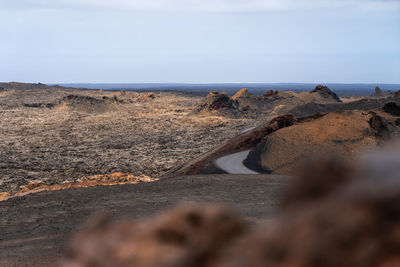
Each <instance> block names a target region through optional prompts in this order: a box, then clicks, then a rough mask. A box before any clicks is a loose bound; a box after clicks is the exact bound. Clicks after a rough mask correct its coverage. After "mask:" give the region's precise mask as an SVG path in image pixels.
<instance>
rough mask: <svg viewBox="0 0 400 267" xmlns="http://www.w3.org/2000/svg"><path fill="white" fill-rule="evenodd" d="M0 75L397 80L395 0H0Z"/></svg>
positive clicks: (399, 40)
mask: <svg viewBox="0 0 400 267" xmlns="http://www.w3.org/2000/svg"><path fill="white" fill-rule="evenodd" d="M0 36H1V38H0V62H1V63H0V81H25V82H44V83H62V82H99V83H103V82H110V83H116V82H121V83H129V82H132V83H135V82H345V83H352V82H365V83H368V82H371V83H378V82H379V83H400V0H386V1H382V0H381V1H376V0H319V1H317V0H303V1H302V0H112V1H111V0H0Z"/></svg>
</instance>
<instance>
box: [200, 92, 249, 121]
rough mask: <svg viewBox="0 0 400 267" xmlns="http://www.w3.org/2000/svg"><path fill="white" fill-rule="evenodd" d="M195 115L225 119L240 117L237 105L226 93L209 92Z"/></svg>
mask: <svg viewBox="0 0 400 267" xmlns="http://www.w3.org/2000/svg"><path fill="white" fill-rule="evenodd" d="M194 113H195V114H211V115H223V116H227V117H234V118H237V117H241V116H243V114H242V113H241V112H240V110H239V103H238V102H237V101H236V100H233V99H232V98H231V97H230V96H229V95H228V94H227V93H220V92H217V91H212V92H210V93H209V94H208V95H207V96H206V98H205V99H204V100H203V102H202V103H201V104H200V105H199V106H198V107H197V108H196V110H195V111H194Z"/></svg>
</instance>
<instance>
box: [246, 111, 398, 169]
mask: <svg viewBox="0 0 400 267" xmlns="http://www.w3.org/2000/svg"><path fill="white" fill-rule="evenodd" d="M395 120H396V118H394V117H393V116H389V115H387V114H384V113H383V112H382V111H378V110H377V111H369V112H366V111H359V110H354V111H342V112H332V113H328V114H326V115H324V116H322V117H320V118H316V119H314V120H310V121H307V122H304V123H297V124H295V125H292V126H290V127H286V128H283V129H279V130H278V131H276V132H274V133H271V134H270V135H268V136H266V138H265V139H264V141H263V142H262V143H261V144H259V145H258V146H257V147H255V148H254V149H253V150H252V151H251V152H250V154H249V156H248V158H247V159H246V160H245V164H246V166H248V167H250V168H252V169H257V170H264V171H266V172H267V173H274V174H291V173H292V172H293V171H294V170H295V169H296V167H298V165H299V163H301V162H302V161H304V160H305V159H309V158H313V157H319V156H321V155H325V156H326V155H337V156H339V157H341V158H346V159H351V158H352V157H354V156H355V155H356V153H360V152H362V151H363V150H368V149H372V148H375V147H376V146H377V145H378V144H380V143H382V142H383V140H386V139H387V138H389V137H390V135H391V134H392V133H394V132H398V127H396V126H395V125H396V123H395Z"/></svg>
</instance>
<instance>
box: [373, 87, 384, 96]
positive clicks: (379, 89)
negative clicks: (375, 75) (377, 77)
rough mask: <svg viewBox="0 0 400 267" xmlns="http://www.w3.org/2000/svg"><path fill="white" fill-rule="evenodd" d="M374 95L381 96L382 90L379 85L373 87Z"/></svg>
mask: <svg viewBox="0 0 400 267" xmlns="http://www.w3.org/2000/svg"><path fill="white" fill-rule="evenodd" d="M374 95H375V96H382V95H383V92H382V90H381V88H379V86H377V87H375V93H374Z"/></svg>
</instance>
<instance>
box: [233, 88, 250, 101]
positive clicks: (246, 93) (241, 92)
mask: <svg viewBox="0 0 400 267" xmlns="http://www.w3.org/2000/svg"><path fill="white" fill-rule="evenodd" d="M249 96H250V93H249V91H248V90H247V88H242V89H240V90H239V91H238V92H237V93H236V94H235V95H234V96H232V99H233V100H237V99H238V98H243V97H249Z"/></svg>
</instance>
